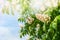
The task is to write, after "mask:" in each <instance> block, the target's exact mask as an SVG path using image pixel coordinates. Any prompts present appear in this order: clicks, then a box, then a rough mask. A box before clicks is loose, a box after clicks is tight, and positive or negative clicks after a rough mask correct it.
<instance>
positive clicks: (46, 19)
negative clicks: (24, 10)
mask: <svg viewBox="0 0 60 40" xmlns="http://www.w3.org/2000/svg"><path fill="white" fill-rule="evenodd" d="M35 16H36V18H37V19H38V20H40V21H42V22H47V23H48V22H49V21H50V17H49V16H48V15H46V14H36V15H35Z"/></svg>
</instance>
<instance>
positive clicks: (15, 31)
mask: <svg viewBox="0 0 60 40" xmlns="http://www.w3.org/2000/svg"><path fill="white" fill-rule="evenodd" d="M20 24H21V23H20ZM19 30H20V27H19V23H18V19H17V15H15V16H13V15H7V14H2V13H1V12H0V40H26V38H27V36H25V37H23V38H20V37H19V34H20V33H19Z"/></svg>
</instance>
